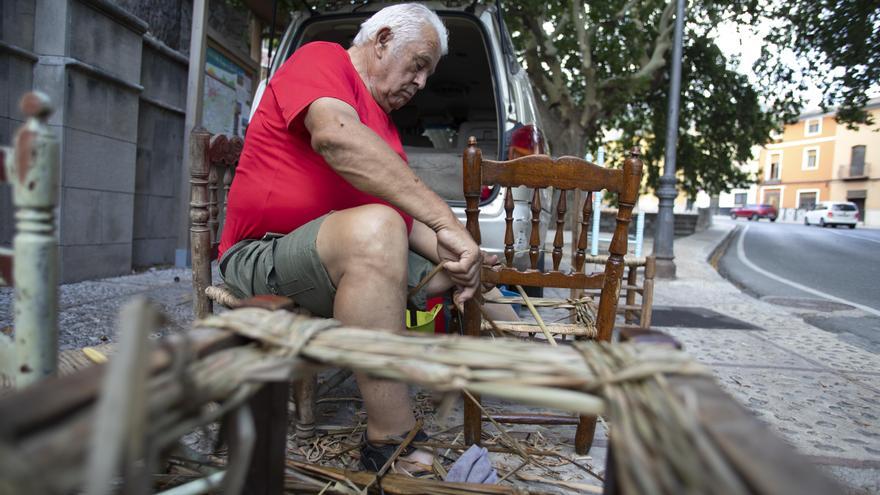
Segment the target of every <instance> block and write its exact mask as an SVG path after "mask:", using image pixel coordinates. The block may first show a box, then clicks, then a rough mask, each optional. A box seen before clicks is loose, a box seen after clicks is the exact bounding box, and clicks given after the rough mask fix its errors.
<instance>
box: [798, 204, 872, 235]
mask: <svg viewBox="0 0 880 495" xmlns="http://www.w3.org/2000/svg"><path fill="white" fill-rule="evenodd" d="M858 222H859V209H858V207H857V206H856V205H855V204H854V203H850V202H848V201H821V202H819V203H816V206H815V207H813V209H812V210H810V211H808V212H807V213H806V215H804V225H819V226H822V227H828V226H834V227H836V226H838V225H847V226H849V228H851V229H854V228H856V224H857V223H858Z"/></svg>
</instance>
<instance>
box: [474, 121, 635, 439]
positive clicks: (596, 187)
mask: <svg viewBox="0 0 880 495" xmlns="http://www.w3.org/2000/svg"><path fill="white" fill-rule="evenodd" d="M476 144H477V143H476V139H475V138H473V137H471V138H470V139H469V140H468V147H467V148H466V149H465V151H464V156H463V159H462V161H463V166H464V187H463V190H464V196H465V202H466V214H467V228H468V231H469V232H470V234H471V236H473V238H474V240H476V241H477V243H478V244H479V243H480V225H479V214H480V208H479V201H480V189H481V187H482V186H494V185H498V186H501V187H503V188H505V203H504V208H505V211H506V213H507V215H506V220H507V226H506V233H505V248H504V257H505V262H506V263H505V264H504V266H502V267H501V268H500V269H498V268H489V267H483V269H482V274H481V276H482V281H483V282H490V283H493V284H496V285H501V284H505V285H509V286H514V285H530V286H536V287H558V288H567V289H579V290H584V291H588V290H600V291H601V293H600V298H599V305H598V310H597V312H596V315H595V318H594V321H595V325H594V328H591V326H590V325H581V324H577V325H576V324H571V323H568V324H550V325H547V327H548V330H549V331H550V333H551V334H553V333H558V334H569V335H574V336H575V338H595V339H599V340H603V341H610V340H611V335H612V329H613V328H614V326H615V318H616V312H617V307H618V298H619V292H620V286H621V279H622V277H623V273H624V268H625V266H624V255H625V254H626V252H627V229H628V227H629V223H630V221H631V219H632V210H633V207H634V206H635V204H636V200H637V199H638V194H639V186H640V183H641V177H642V161H641V159H640V154H639V151H638V149H633V150H632V151H631V152H630V153H629V154H628V156H627V158H626V160H625V162H624V165H623V168H622V169H611V168H603V167H599V166H598V165H595V164H592V163H589V162H587V161H584V160H581V159H579V158H574V157H561V158H557V159H553V158H551V157H549V156H546V155H531V156H525V157H521V158H516V159H514V160H509V161H501V162H499V161H492V160H484V159H483V156H482V153H481V152H480V150H479V148H477V146H476ZM519 186H525V187H529V188H533V189H534V194H533V196H532V205H531V210H532V231H531V236H530V242H529V244H530V246H529V258H530V261H531V269H528V270H525V271H520V270H518V269H516V268H515V267H514V266H513V258H514V248H513V241H514V239H513V208H514V203H513V196H512V194H511V189H512V188H514V187H519ZM547 187H552V188H555V189H557V190H559V191H560V192H561V194H560V195H559V202H558V205H557V211H556V237H555V239H554V240H553V252H552V259H553V267H552V270H550V271H548V272H546V273H542V272H540V271H539V270H538V255H539V253H540V251H541V249H542V246H541V245H540V237H539V231H538V230H539V214H540V212H541V204H540V199H541V195H540V189H541V188H547ZM602 189H605V190H607V191H609V192H610V193H615V194H617V195H618V205H619V209H618V214H617V225H616V228H615V230H614V235H613V237H612V240H611V245H610V247H609V254H608V258H607V260H606V262H605V271H604V272H598V273H593V274H587V273H585V271H584V266H585V261H586V258H587V255H586V249H587V235H588V231H589V229H588V227H587V226H588V225H589V223H590V215H591V213H592V192H593V191H600V190H602ZM573 190H581V191H584V192H586V193H587V194H586V195H585V196H586V198H585V201H584V204H583V218H582V221H581V222H582V223H581V228H580V235H579V237H578V239H577V252H576V255H575V263H574V265H575V266H574V267H573V271H572V272H571V273H564V272H562V271H560V269H559V267H560V263H561V261H562V255H563V253H562V251H563V249H562V248H563V227H564V223H565V210H566V199H567V196H568V192H569V191H573ZM496 323H497V322H496ZM481 325H482V315H481V311H480V307H479V302H478V301H476V300H471V301H468V302H467V303H466V304H465V308H464V328H465V333H466V334H467V335H471V336H478V335H480V331H481ZM498 325H499V326H501V328H502V330H513V331H516V332H529V333H541V330H540V329H539V328H538V327H537V326H528V325H524V324H521V323H520V324H517V325H513V326H510V327H507V328H505V326H504V324H503V323H498ZM476 398H477V400H479V397H476ZM517 416H520V417H517ZM504 419H505V422H510V423H527V424H547V423H552V424H565V421H564V419H572V420H574V418H564V417H559V416H549V415H547V416H544V415H506V416H505V418H504ZM482 421H483V418H482V416H481V411H480V406H479V405H478V404H474V403H473V402H472V401H470V400H468V399H467V398H466V399H465V407H464V433H465V442H466V443H469V444H470V443H479V442H480V431H481V428H482ZM573 422H574V421H571V423H573ZM571 423H569V424H571ZM577 424H578V427H577V433H576V435H575V450H576V451H577V452H578V453H579V454H586V453H587V451H589V448H590V445H591V444H592V439H593V435H594V433H595V428H596V417H581V418H579V419H578V421H577Z"/></svg>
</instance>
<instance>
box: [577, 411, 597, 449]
mask: <svg viewBox="0 0 880 495" xmlns="http://www.w3.org/2000/svg"><path fill="white" fill-rule="evenodd" d="M597 419H598V418H597V417H596V416H581V417H580V422H579V423H578V427H577V431H576V432H575V434H574V451H575V453H576V454H577V455H587V453H588V452H589V451H590V447H592V446H593V437H594V436H595V435H596V420H597Z"/></svg>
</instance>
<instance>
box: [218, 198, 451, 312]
mask: <svg viewBox="0 0 880 495" xmlns="http://www.w3.org/2000/svg"><path fill="white" fill-rule="evenodd" d="M325 218H327V215H324V216H322V217H319V218H316V219H314V220H312V221H311V222H309V223H307V224H305V225H302V226H301V227H299V228H298V229H296V230H294V231H293V232H291V233H289V234H287V235H284V234H273V233H269V234H266V235H265V236H263V238H262V239H259V240H256V239H247V240H244V241H241V242H238V243H237V244H235V245H234V246H232V247H231V248H229V249H228V250H227V251H226V252H225V253H223V257H222V258H221V259H220V273H221V275H222V276H223V281H224V282H225V283H226V286H227V288H228V289H229V290H230V291H231V292H232V293H233V294H234V295H235V296H236V297H239V298H245V297H251V296H255V295H259V294H276V295H279V296H286V297H289V298H291V299H293V300H294V301H295V302H296V303H297V305H299V306H302V307H304V308H305V309H307V310H309V311H310V312H311V313H312V314H313V315H316V316H323V317H326V318H332V317H333V300H334V299H335V298H336V287H334V286H333V282H332V281H330V276H329V275H328V274H327V270H326V269H325V268H324V265H323V264H322V263H321V259H320V257H319V256H318V249H317V247H316V245H315V241H316V240H317V238H318V230H320V228H321V223H323V222H324V219H325ZM408 264H409V266H408V270H407V274H408V275H407V285H408V286H409V287H415V286H416V285H418V283H419V282H420V281H421V280H422V279H423V278H425V277H426V276H427V275H428V273H430V272H431V270H433V269H434V264H433V263H431V262H430V261H428V260H427V259H425V258H423V257H422V256H419V255H418V254H416V253H414V252H412V251H410V252H409V260H408ZM426 298H427V296H426V294H425V293H424V291H419V293H418V294H416V295H415V296H414V297H413V298H412V300H413V303H415V305H416V306H417V307H418V308H424V307H425V302H426Z"/></svg>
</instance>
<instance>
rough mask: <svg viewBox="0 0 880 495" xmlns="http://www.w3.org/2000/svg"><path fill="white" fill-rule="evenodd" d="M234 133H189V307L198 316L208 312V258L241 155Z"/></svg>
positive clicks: (213, 249)
mask: <svg viewBox="0 0 880 495" xmlns="http://www.w3.org/2000/svg"><path fill="white" fill-rule="evenodd" d="M243 144H244V143H243V141H242V139H241V138H240V137H238V136H231V137H230V136H226V135H223V134H215V135H212V134H211V133H210V132H208V131H206V130H205V129H202V128H198V129H193V132H192V134H191V135H190V146H189V153H190V155H189V156H190V165H189V174H190V180H189V183H190V204H189V205H190V207H189V218H190V228H189V236H190V250H191V254H192V268H193V309H194V312H195V314H196V315H197V316H198V317H204V316H206V315H208V314H210V313H211V312H212V309H213V308H212V305H211V301H210V299H208V297H207V296H206V295H205V289H206V288H208V287H209V286H211V285H212V281H211V261H212V260H213V259H215V258H217V247H218V246H219V244H220V232H221V229H222V226H223V221H224V220H225V219H226V199H227V197H228V195H229V186H230V185H231V184H232V179H233V177H234V176H235V167H236V166H238V159H239V157H240V156H241V150H242V147H243Z"/></svg>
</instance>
